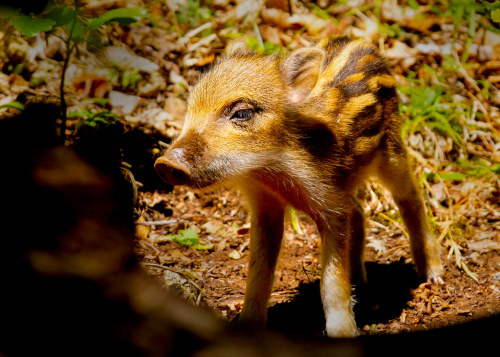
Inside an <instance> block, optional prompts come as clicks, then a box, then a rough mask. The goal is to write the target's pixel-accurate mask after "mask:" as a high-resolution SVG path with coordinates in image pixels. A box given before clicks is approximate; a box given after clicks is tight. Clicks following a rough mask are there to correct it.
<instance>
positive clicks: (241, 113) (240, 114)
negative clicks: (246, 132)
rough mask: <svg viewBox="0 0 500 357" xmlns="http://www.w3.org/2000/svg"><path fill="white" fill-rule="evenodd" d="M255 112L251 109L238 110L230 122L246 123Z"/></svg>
mask: <svg viewBox="0 0 500 357" xmlns="http://www.w3.org/2000/svg"><path fill="white" fill-rule="evenodd" d="M254 114H255V111H254V110H253V109H240V110H237V111H235V112H234V113H233V115H232V116H231V120H237V121H246V120H249V119H251V118H252V117H253V115H254Z"/></svg>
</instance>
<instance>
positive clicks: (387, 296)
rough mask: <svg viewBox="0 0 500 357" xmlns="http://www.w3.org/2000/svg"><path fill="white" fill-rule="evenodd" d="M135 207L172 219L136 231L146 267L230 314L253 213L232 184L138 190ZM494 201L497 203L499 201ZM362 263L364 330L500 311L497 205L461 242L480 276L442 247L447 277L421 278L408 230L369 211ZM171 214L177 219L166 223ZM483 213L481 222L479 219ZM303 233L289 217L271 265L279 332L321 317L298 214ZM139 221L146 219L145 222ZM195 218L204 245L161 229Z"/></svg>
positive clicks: (314, 256)
mask: <svg viewBox="0 0 500 357" xmlns="http://www.w3.org/2000/svg"><path fill="white" fill-rule="evenodd" d="M139 200H140V206H141V209H140V213H141V215H142V216H144V218H145V219H146V220H147V221H153V220H165V219H168V220H171V223H170V224H167V225H159V226H152V227H151V228H150V229H149V231H148V229H146V231H145V232H146V233H145V234H144V231H143V234H142V238H139V239H138V241H137V249H136V250H137V253H138V254H139V256H140V257H141V259H142V261H143V265H144V266H145V268H146V269H147V271H148V272H149V273H150V275H152V276H154V277H156V278H157V279H159V280H160V281H161V282H162V284H164V285H165V286H170V287H173V288H176V289H178V291H179V293H180V294H183V295H184V297H185V298H186V299H188V300H190V301H192V302H193V303H194V304H198V305H200V306H204V307H207V308H208V309H211V310H212V311H213V312H214V313H215V314H217V315H219V316H221V317H223V318H224V319H227V320H231V319H234V318H235V317H236V316H237V315H238V313H239V312H240V310H241V308H242V305H243V297H244V291H245V282H246V275H247V265H248V255H249V248H248V247H249V214H248V211H247V210H246V208H245V206H244V202H243V200H242V197H241V196H240V195H239V194H238V193H237V192H235V191H231V190H229V191H224V190H221V191H217V192H211V193H193V192H191V191H189V190H187V189H185V188H177V187H176V188H175V189H174V190H173V191H172V192H170V193H161V192H160V193H158V192H154V193H152V192H142V193H140V197H139ZM495 210H498V207H495ZM368 218H369V220H368V225H367V227H368V234H367V249H366V268H367V272H368V281H369V286H368V289H367V290H368V291H366V292H364V293H362V292H360V291H357V290H356V288H354V290H353V294H354V296H355V298H356V300H357V303H356V305H355V313H356V320H357V322H358V326H359V328H360V330H361V332H362V334H367V335H368V334H393V333H399V332H408V331H417V330H426V329H433V328H438V327H443V326H449V325H455V324H460V323H464V322H467V321H471V320H475V319H479V318H483V317H487V316H492V315H498V314H499V313H500V255H499V254H498V249H499V246H500V244H499V240H500V239H499V237H500V234H499V231H498V229H497V227H498V224H496V220H495V218H494V215H492V216H491V217H485V218H484V220H478V222H482V224H479V223H477V222H476V225H475V226H472V227H471V228H472V230H473V234H472V238H471V239H469V240H463V242H462V245H461V247H460V249H461V253H462V257H464V261H465V262H467V266H468V267H469V269H470V270H471V271H472V272H473V273H474V274H477V282H476V281H475V280H473V279H472V278H471V277H469V276H468V275H467V274H465V272H464V271H463V270H461V269H459V268H458V267H457V265H456V263H455V258H454V257H448V255H447V249H446V248H445V247H443V249H442V255H441V258H442V261H443V264H444V267H445V275H444V281H445V284H444V285H432V284H429V283H426V282H423V281H421V280H419V278H418V277H417V275H416V273H415V270H414V268H413V265H412V262H411V257H410V252H409V246H408V239H407V238H406V236H405V235H404V234H403V232H402V230H401V229H400V228H398V227H397V225H396V226H388V225H385V224H386V222H384V223H380V222H377V221H376V220H375V217H368ZM172 222H173V223H172ZM485 222H486V224H484V223H485ZM299 226H300V228H301V230H302V234H300V233H297V232H295V231H294V230H293V228H292V226H291V224H290V223H289V222H288V223H286V227H285V237H284V240H283V247H282V251H281V255H280V259H279V262H278V267H277V269H276V273H275V277H276V278H275V283H274V290H273V293H272V296H271V300H270V304H269V311H268V327H269V328H270V329H273V330H277V331H280V332H287V333H293V334H302V335H304V334H305V335H309V334H310V335H322V334H323V328H324V317H323V312H322V306H321V300H320V296H319V279H320V276H321V263H320V261H321V259H320V250H321V249H320V244H321V243H320V238H319V235H318V233H317V230H316V227H315V225H314V224H313V222H312V221H311V220H310V219H309V218H308V217H306V216H305V215H301V214H299ZM141 227H142V228H141V229H143V228H144V226H141ZM187 228H192V229H195V230H196V231H197V232H198V235H199V237H200V243H201V244H204V245H206V246H208V247H209V248H210V249H206V250H200V249H194V248H191V247H187V246H183V245H180V244H178V243H175V242H171V241H166V242H165V241H164V240H163V241H162V239H161V238H160V237H161V236H164V235H166V234H171V233H176V232H178V231H179V230H182V229H187Z"/></svg>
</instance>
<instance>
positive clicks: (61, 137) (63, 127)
mask: <svg viewBox="0 0 500 357" xmlns="http://www.w3.org/2000/svg"><path fill="white" fill-rule="evenodd" d="M79 7H80V5H79V4H78V0H75V10H77V11H78V9H79ZM76 22H77V17H76V16H75V18H74V19H73V23H72V24H71V29H70V30H69V34H68V39H67V40H66V49H67V53H66V57H65V58H64V63H63V67H62V74H61V84H60V85H59V96H60V97H61V98H60V100H61V127H60V128H59V129H60V131H59V140H61V142H62V143H63V144H64V142H65V141H66V121H67V118H68V116H67V114H66V111H67V108H68V105H67V104H66V98H65V97H64V81H65V78H66V70H67V69H68V64H69V59H70V58H71V54H72V53H73V50H74V49H75V47H76V44H71V41H72V40H73V31H74V30H75V26H76Z"/></svg>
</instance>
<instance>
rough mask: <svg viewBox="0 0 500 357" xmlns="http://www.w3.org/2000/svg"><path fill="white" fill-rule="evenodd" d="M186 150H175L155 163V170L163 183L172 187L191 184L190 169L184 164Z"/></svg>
mask: <svg viewBox="0 0 500 357" xmlns="http://www.w3.org/2000/svg"><path fill="white" fill-rule="evenodd" d="M183 157H184V149H182V148H175V149H171V150H169V151H168V152H167V153H166V154H165V155H163V156H161V157H159V158H158V159H157V160H156V162H155V170H156V172H157V173H158V175H159V176H160V177H161V178H162V180H163V181H165V182H167V183H169V184H171V185H184V184H186V183H188V182H189V179H190V175H191V173H190V171H189V168H188V167H187V166H186V165H185V164H184V163H183V162H182V161H183V160H182V159H183Z"/></svg>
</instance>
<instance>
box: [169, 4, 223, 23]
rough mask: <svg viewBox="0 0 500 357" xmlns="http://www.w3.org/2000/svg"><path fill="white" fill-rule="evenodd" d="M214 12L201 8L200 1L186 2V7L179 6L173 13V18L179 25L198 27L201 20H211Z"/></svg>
mask: <svg viewBox="0 0 500 357" xmlns="http://www.w3.org/2000/svg"><path fill="white" fill-rule="evenodd" d="M213 14H214V12H213V10H210V9H209V8H207V7H205V6H202V5H201V1H200V0H187V6H182V5H181V6H180V7H179V9H178V10H177V11H176V12H175V17H176V18H177V21H178V22H179V23H180V24H188V23H189V24H191V25H192V26H198V25H199V24H200V22H201V21H202V20H209V19H210V18H212V16H213Z"/></svg>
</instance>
